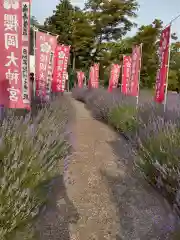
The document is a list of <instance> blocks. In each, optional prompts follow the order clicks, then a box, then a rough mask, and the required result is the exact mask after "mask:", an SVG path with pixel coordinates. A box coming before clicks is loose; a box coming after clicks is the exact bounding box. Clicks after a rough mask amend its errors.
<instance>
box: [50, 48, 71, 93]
mask: <svg viewBox="0 0 180 240" xmlns="http://www.w3.org/2000/svg"><path fill="white" fill-rule="evenodd" d="M69 53H70V46H65V45H58V46H57V47H56V51H55V56H54V73H53V82H52V91H53V92H64V89H65V84H66V78H67V66H68V59H69Z"/></svg>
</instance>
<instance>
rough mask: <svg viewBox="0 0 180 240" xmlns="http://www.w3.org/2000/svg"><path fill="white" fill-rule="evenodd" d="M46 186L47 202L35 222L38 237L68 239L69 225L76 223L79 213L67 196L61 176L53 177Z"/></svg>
mask: <svg viewBox="0 0 180 240" xmlns="http://www.w3.org/2000/svg"><path fill="white" fill-rule="evenodd" d="M48 187H49V196H48V203H47V205H46V209H45V210H43V211H42V212H41V214H40V216H39V218H38V220H37V224H36V230H37V233H38V235H39V239H40V240H60V239H61V240H70V234H69V225H70V224H71V223H76V222H77V221H78V218H79V215H78V213H77V210H76V208H75V207H74V205H73V203H72V202H71V200H70V199H69V198H68V196H67V193H66V188H65V185H64V180H63V177H62V176H58V177H56V178H54V179H53V180H52V181H51V183H50V184H49V186H48Z"/></svg>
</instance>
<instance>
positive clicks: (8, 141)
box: [0, 101, 69, 240]
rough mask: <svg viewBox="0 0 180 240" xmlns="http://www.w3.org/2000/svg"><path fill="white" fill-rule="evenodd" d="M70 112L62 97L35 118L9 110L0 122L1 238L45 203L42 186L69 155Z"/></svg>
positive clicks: (33, 215)
mask: <svg viewBox="0 0 180 240" xmlns="http://www.w3.org/2000/svg"><path fill="white" fill-rule="evenodd" d="M67 113H68V112H67V109H66V108H61V106H60V101H55V102H53V103H51V104H50V106H48V107H45V108H43V109H42V110H40V111H39V113H38V114H37V116H36V117H33V118H32V116H31V115H30V114H27V115H26V116H25V117H21V118H20V117H16V116H14V115H13V114H10V115H9V116H7V118H6V119H5V120H4V121H3V123H2V125H1V126H0V160H1V161H0V222H1V224H0V236H1V239H2V240H3V239H12V238H11V237H12V236H15V235H14V234H15V232H16V230H17V229H18V228H19V227H20V226H22V225H26V223H27V222H28V221H29V220H31V219H32V218H34V217H35V216H36V215H37V214H38V213H39V209H40V207H41V206H42V204H43V203H45V201H46V198H45V196H44V195H43V196H42V195H41V191H40V186H41V185H42V184H43V182H44V181H47V180H48V179H50V178H51V177H53V176H54V175H55V174H56V172H57V169H58V168H57V166H58V163H59V161H60V160H62V159H63V158H65V157H66V156H67V155H68V149H69V144H68V142H67V134H66V133H65V125H66V123H67V119H68V115H67ZM13 239H14V238H13Z"/></svg>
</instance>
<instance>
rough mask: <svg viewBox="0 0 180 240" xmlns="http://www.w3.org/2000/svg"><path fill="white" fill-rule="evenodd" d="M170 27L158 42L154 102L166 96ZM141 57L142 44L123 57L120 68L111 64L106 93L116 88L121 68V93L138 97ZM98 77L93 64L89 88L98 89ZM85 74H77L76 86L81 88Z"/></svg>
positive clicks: (161, 100)
mask: <svg viewBox="0 0 180 240" xmlns="http://www.w3.org/2000/svg"><path fill="white" fill-rule="evenodd" d="M170 32H171V26H170V25H169V26H168V27H166V28H165V29H164V30H163V31H162V33H161V38H160V42H159V52H158V56H159V66H158V71H157V76H156V85H155V97H154V99H155V101H156V102H158V103H163V102H164V100H165V97H166V94H167V91H166V90H167V84H168V83H167V79H168V68H169V50H170V37H171V36H170V35H171V33H170ZM141 57H142V44H141V45H139V46H135V47H134V48H133V50H132V54H131V55H130V56H123V64H122V66H121V65H119V64H112V66H111V71H110V77H109V87H108V91H109V92H111V91H112V90H113V89H114V88H117V86H118V82H119V77H120V71H121V68H122V78H121V79H122V81H121V92H122V93H123V94H125V95H130V96H135V97H137V98H138V96H139V84H140V72H141ZM98 76H99V65H98V64H94V65H93V66H91V68H90V73H89V82H88V87H89V88H98V86H99V84H98V79H99V78H98ZM84 78H85V74H84V73H83V72H81V71H78V72H77V79H78V86H79V87H80V88H81V87H82V86H83V80H84Z"/></svg>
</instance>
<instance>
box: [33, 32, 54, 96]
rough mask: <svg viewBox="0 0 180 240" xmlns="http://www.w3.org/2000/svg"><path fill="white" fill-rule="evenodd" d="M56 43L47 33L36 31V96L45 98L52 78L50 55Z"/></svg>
mask: <svg viewBox="0 0 180 240" xmlns="http://www.w3.org/2000/svg"><path fill="white" fill-rule="evenodd" d="M56 45H57V39H56V37H55V36H52V35H50V34H47V33H43V32H39V31H38V32H37V33H36V59H35V62H36V75H35V76H36V96H37V97H40V98H43V99H46V98H47V95H49V89H47V86H48V84H50V83H49V82H50V81H51V80H52V67H53V66H52V59H53V58H52V55H53V54H54V51H55V48H56Z"/></svg>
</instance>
